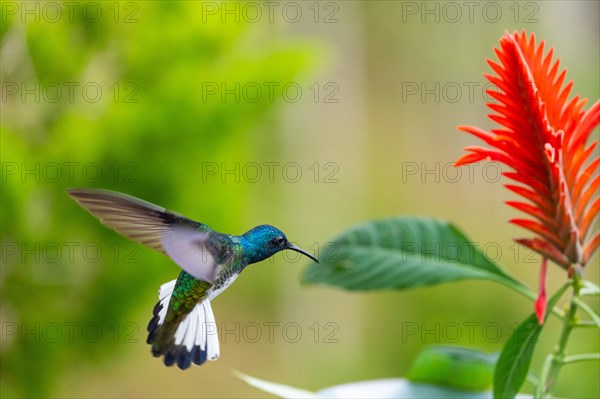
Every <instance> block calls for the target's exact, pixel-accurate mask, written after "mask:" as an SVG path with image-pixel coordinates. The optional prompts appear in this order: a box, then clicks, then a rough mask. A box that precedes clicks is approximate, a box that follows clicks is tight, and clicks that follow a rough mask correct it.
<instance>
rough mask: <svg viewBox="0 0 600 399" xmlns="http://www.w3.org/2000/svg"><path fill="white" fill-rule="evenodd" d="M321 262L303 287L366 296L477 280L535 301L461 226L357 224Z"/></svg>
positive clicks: (401, 221) (420, 221) (393, 221)
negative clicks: (330, 287) (325, 287)
mask: <svg viewBox="0 0 600 399" xmlns="http://www.w3.org/2000/svg"><path fill="white" fill-rule="evenodd" d="M320 261H321V263H320V264H316V263H313V264H311V265H310V266H309V267H308V268H307V269H306V270H305V272H304V275H303V281H304V282H307V283H312V284H329V285H333V286H336V287H340V288H345V289H349V290H363V291H366V290H379V289H407V288H413V287H422V286H428V285H435V284H440V283H446V282H451V281H459V280H466V279H479V280H491V281H496V282H499V283H501V284H504V285H507V286H509V287H511V288H513V289H515V290H517V291H519V292H521V293H525V294H526V295H527V296H530V297H533V294H532V293H531V292H526V291H527V290H528V289H527V288H526V287H525V286H524V285H523V284H521V283H520V282H518V281H516V280H515V279H514V278H512V277H510V276H509V275H508V274H507V273H506V272H505V271H504V270H502V269H501V268H500V267H499V266H498V265H497V264H495V263H494V262H492V261H490V260H489V259H487V258H486V257H485V256H484V255H483V253H482V252H481V251H480V250H479V249H478V248H477V245H476V243H473V242H472V241H470V240H469V239H468V238H467V237H466V236H465V235H464V234H463V233H462V232H461V231H460V230H459V229H458V228H457V227H455V226H454V225H452V224H451V223H449V222H446V221H441V220H436V219H431V218H412V217H396V218H389V219H384V220H379V221H374V222H369V223H365V224H362V225H359V226H357V227H354V228H352V229H350V230H348V231H346V232H345V233H343V234H342V235H340V236H339V237H337V238H336V239H334V240H333V242H331V243H329V244H327V245H326V246H325V247H324V251H323V253H322V254H320Z"/></svg>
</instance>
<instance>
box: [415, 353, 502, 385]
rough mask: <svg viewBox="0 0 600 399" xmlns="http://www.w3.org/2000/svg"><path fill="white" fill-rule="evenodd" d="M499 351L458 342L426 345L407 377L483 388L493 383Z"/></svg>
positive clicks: (439, 383)
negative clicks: (493, 353)
mask: <svg viewBox="0 0 600 399" xmlns="http://www.w3.org/2000/svg"><path fill="white" fill-rule="evenodd" d="M497 359H498V356H497V355H492V354H488V353H483V352H479V351H476V350H473V349H468V348H461V347H458V346H430V347H427V348H425V349H424V350H423V351H422V352H421V353H419V355H418V356H417V358H416V359H415V361H414V362H413V364H412V365H411V368H410V370H409V371H408V374H407V375H406V377H407V378H408V379H409V380H411V381H413V382H422V383H428V384H435V385H440V386H447V387H450V388H455V389H463V390H466V391H483V390H484V389H486V388H489V387H490V386H491V385H492V376H493V374H494V365H495V364H496V360H497Z"/></svg>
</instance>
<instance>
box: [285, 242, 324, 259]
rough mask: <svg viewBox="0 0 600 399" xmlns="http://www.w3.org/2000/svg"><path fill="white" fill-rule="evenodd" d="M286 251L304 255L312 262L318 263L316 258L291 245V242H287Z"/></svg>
mask: <svg viewBox="0 0 600 399" xmlns="http://www.w3.org/2000/svg"><path fill="white" fill-rule="evenodd" d="M287 249H291V250H292V251H296V252H300V253H301V254H302V255H306V256H308V257H309V258H311V259H312V260H314V261H315V262H317V263H319V260H318V259H317V258H315V257H314V256H312V254H311V253H310V252H307V251H305V250H303V249H302V248H300V247H299V246H297V245H294V244H292V243H291V242H288V244H287Z"/></svg>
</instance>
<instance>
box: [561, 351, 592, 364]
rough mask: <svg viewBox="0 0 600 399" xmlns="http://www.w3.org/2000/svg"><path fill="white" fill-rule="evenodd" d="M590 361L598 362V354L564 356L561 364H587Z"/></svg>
mask: <svg viewBox="0 0 600 399" xmlns="http://www.w3.org/2000/svg"><path fill="white" fill-rule="evenodd" d="M590 360H600V353H582V354H579V355H571V356H565V358H564V359H563V364H571V363H578V362H587V361H590Z"/></svg>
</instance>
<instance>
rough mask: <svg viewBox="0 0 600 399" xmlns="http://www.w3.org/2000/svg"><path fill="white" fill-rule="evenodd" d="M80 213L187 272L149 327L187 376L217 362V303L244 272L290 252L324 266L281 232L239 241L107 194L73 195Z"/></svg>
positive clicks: (166, 287)
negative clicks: (191, 369)
mask: <svg viewBox="0 0 600 399" xmlns="http://www.w3.org/2000/svg"><path fill="white" fill-rule="evenodd" d="M67 192H68V194H69V195H70V196H71V198H73V199H74V200H75V201H76V202H77V203H78V204H79V205H80V206H81V207H82V208H84V209H85V210H87V211H88V212H89V213H91V214H92V215H93V216H95V217H96V218H98V220H100V222H101V223H102V224H104V225H105V226H107V227H110V228H112V229H114V230H115V231H117V232H118V233H120V234H122V235H124V236H125V237H127V238H129V239H130V240H132V241H134V242H137V243H139V244H143V245H145V246H148V247H150V248H153V249H155V250H156V251H158V252H161V253H163V254H165V255H166V256H168V257H169V258H171V259H172V260H173V261H174V262H175V263H176V264H177V265H178V266H179V267H180V268H181V269H183V270H182V271H181V272H180V274H179V276H178V277H177V279H175V280H172V281H169V282H167V283H165V284H163V285H161V286H160V289H159V290H158V298H159V301H158V303H157V304H156V306H155V307H154V311H153V314H152V319H151V320H150V322H149V323H148V339H147V343H148V344H149V345H151V347H152V349H151V351H152V354H153V355H154V356H155V357H160V356H164V364H165V365H167V366H172V365H174V364H177V367H179V368H180V369H182V370H185V369H187V368H189V367H190V365H191V364H197V365H201V364H203V363H204V362H205V361H206V360H207V359H208V360H212V361H214V360H217V359H218V358H219V354H220V351H219V338H218V335H217V328H216V322H215V316H214V314H213V311H212V308H211V301H212V300H213V299H215V298H216V297H217V295H219V294H220V293H221V292H223V291H224V290H225V289H227V287H229V286H230V285H231V284H232V283H233V282H234V281H235V279H236V278H237V277H238V276H239V275H240V273H241V272H242V271H243V270H244V269H245V268H246V266H248V265H250V264H252V263H257V262H260V261H262V260H265V259H267V258H269V257H271V256H273V255H274V254H276V253H277V252H279V251H283V250H285V249H290V250H293V251H296V252H299V253H301V254H303V255H305V256H307V257H309V258H310V259H312V260H313V261H315V262H317V263H318V260H317V258H315V257H314V256H313V255H312V254H310V253H309V252H307V251H305V250H303V249H302V248H300V247H298V246H296V245H294V244H292V243H291V242H290V241H289V240H288V239H287V237H286V236H285V234H283V233H282V232H281V230H279V229H277V228H275V227H273V226H270V225H266V224H265V225H260V226H257V227H254V228H253V229H251V230H249V231H247V232H246V233H244V234H242V235H240V236H236V235H231V234H223V233H218V232H216V231H214V230H212V229H211V228H210V227H208V226H207V225H205V224H203V223H200V222H196V221H194V220H192V219H188V218H187V217H185V216H183V215H180V214H178V213H176V212H173V211H169V210H166V209H165V208H162V207H160V206H157V205H154V204H152V203H150V202H147V201H144V200H141V199H139V198H135V197H133V196H130V195H127V194H122V193H118V192H115V191H109V190H104V189H90V188H85V189H69V190H67Z"/></svg>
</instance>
